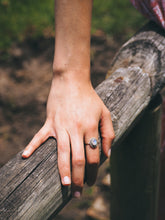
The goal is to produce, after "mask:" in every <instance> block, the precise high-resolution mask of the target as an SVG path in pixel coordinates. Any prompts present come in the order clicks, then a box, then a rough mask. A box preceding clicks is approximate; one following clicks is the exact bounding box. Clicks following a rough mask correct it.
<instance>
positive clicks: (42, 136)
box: [22, 124, 53, 158]
mask: <svg viewBox="0 0 165 220" xmlns="http://www.w3.org/2000/svg"><path fill="white" fill-rule="evenodd" d="M50 136H53V135H50V128H49V127H48V126H47V125H46V124H45V125H44V126H43V127H42V128H41V129H40V130H39V131H38V133H36V135H35V136H34V137H33V139H32V140H31V141H30V143H29V144H28V145H27V146H26V148H25V149H24V152H23V153H22V157H23V158H28V157H30V156H31V155H32V153H33V152H34V151H35V150H36V149H37V148H38V147H39V146H40V145H41V144H42V143H44V142H45V141H46V140H47V139H48V138H49V137H50Z"/></svg>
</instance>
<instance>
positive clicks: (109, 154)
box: [108, 149, 111, 157]
mask: <svg viewBox="0 0 165 220" xmlns="http://www.w3.org/2000/svg"><path fill="white" fill-rule="evenodd" d="M110 156H111V149H109V151H108V157H110Z"/></svg>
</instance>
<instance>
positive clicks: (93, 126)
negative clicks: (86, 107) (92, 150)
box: [87, 121, 98, 133]
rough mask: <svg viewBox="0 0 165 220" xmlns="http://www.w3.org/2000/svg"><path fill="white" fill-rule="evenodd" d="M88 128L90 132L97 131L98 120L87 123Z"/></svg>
mask: <svg viewBox="0 0 165 220" xmlns="http://www.w3.org/2000/svg"><path fill="white" fill-rule="evenodd" d="M87 128H88V130H90V132H93V133H95V131H96V130H98V123H97V121H90V122H89V123H88V124H87Z"/></svg>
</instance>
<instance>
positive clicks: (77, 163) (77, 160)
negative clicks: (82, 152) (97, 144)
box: [72, 156, 85, 166]
mask: <svg viewBox="0 0 165 220" xmlns="http://www.w3.org/2000/svg"><path fill="white" fill-rule="evenodd" d="M72 164H73V166H85V158H84V157H80V156H79V157H76V158H73V160H72Z"/></svg>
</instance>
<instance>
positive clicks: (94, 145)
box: [85, 138, 97, 149]
mask: <svg viewBox="0 0 165 220" xmlns="http://www.w3.org/2000/svg"><path fill="white" fill-rule="evenodd" d="M85 145H90V147H91V148H92V149H96V148H97V139H96V138H91V139H90V141H89V143H87V144H85Z"/></svg>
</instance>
